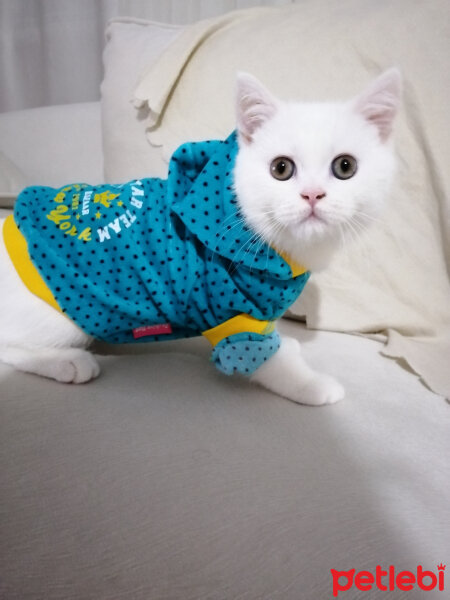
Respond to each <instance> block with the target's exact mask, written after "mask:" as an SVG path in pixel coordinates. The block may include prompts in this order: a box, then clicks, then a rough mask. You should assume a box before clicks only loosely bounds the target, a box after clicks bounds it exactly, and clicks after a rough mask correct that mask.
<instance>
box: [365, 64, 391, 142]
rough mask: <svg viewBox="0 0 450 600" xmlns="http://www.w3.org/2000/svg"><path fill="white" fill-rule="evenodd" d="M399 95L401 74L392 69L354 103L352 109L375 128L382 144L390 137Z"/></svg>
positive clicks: (376, 80) (372, 84) (382, 75)
mask: <svg viewBox="0 0 450 600" xmlns="http://www.w3.org/2000/svg"><path fill="white" fill-rule="evenodd" d="M401 93H402V76H401V73H400V71H399V70H398V69H396V68H392V69H388V70H387V71H385V72H384V73H382V74H381V75H380V76H379V77H377V79H375V80H374V81H373V82H372V83H371V84H370V85H369V86H368V87H367V88H366V89H365V90H364V92H363V93H362V94H360V95H359V96H358V97H357V98H356V100H355V101H354V109H355V110H356V111H357V112H359V113H360V114H361V115H362V116H363V117H364V118H365V119H367V120H368V121H369V122H370V123H373V124H374V125H376V126H377V128H378V132H379V134H380V138H381V140H382V141H383V142H385V141H386V140H387V139H388V138H389V136H390V135H391V132H392V125H393V122H394V117H395V115H396V114H397V110H398V107H399V104H400V98H401Z"/></svg>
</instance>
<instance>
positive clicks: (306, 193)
mask: <svg viewBox="0 0 450 600" xmlns="http://www.w3.org/2000/svg"><path fill="white" fill-rule="evenodd" d="M300 196H301V197H302V198H303V200H306V201H307V202H309V204H311V206H314V204H316V202H318V201H319V200H322V198H325V196H326V193H325V192H324V190H322V189H321V188H308V189H306V190H303V192H302V193H301V194H300Z"/></svg>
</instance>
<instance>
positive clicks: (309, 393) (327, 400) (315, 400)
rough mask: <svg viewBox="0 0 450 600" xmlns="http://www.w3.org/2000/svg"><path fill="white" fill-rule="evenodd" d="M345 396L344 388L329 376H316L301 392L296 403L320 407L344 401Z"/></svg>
mask: <svg viewBox="0 0 450 600" xmlns="http://www.w3.org/2000/svg"><path fill="white" fill-rule="evenodd" d="M344 396H345V390H344V387H343V386H342V385H341V384H340V383H339V381H337V380H336V379H334V377H331V376H329V375H321V374H320V375H314V377H313V378H312V379H311V380H310V381H308V382H307V383H305V384H304V385H303V386H302V387H301V389H300V390H299V393H298V397H297V398H296V399H294V398H292V399H293V400H295V402H299V403H301V404H309V405H311V406H320V405H322V404H334V403H335V402H338V401H339V400H342V399H343V398H344Z"/></svg>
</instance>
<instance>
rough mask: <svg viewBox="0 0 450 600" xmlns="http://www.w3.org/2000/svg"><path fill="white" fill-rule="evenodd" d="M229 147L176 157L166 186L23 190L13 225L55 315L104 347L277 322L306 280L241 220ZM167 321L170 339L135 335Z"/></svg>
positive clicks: (183, 150) (207, 146)
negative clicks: (243, 316) (237, 320)
mask: <svg viewBox="0 0 450 600" xmlns="http://www.w3.org/2000/svg"><path fill="white" fill-rule="evenodd" d="M237 150H238V146H237V141H236V134H235V133H233V134H232V135H231V136H230V137H229V138H228V139H226V140H224V141H206V142H198V143H188V144H184V145H183V146H181V147H180V148H178V150H177V151H176V152H175V153H174V155H173V157H172V159H171V161H170V164H169V172H168V177H167V179H165V180H162V179H157V178H147V179H141V180H136V181H131V182H129V183H126V184H121V185H111V184H109V185H99V186H89V185H87V184H73V185H69V186H66V187H64V188H60V189H53V188H49V187H30V188H26V189H25V190H24V191H23V192H22V193H21V194H20V196H19V198H18V200H17V202H16V205H15V221H16V223H17V225H18V227H19V229H20V231H21V232H22V233H23V234H24V236H25V238H26V239H27V243H28V250H29V254H30V257H31V260H32V261H33V263H34V264H35V265H36V267H37V268H38V270H39V272H40V273H41V275H42V277H43V279H44V281H45V282H46V284H47V286H48V287H49V288H50V290H51V291H52V293H53V295H54V297H55V299H56V301H57V302H58V304H59V306H60V307H61V309H62V311H63V312H64V313H66V314H67V316H69V317H70V318H71V319H72V320H73V321H75V323H76V324H77V325H78V326H79V327H81V328H82V329H83V330H84V331H86V332H87V333H88V334H89V335H91V336H93V337H95V338H98V339H101V340H104V341H107V342H110V343H114V342H116V343H124V342H135V341H139V342H141V341H142V342H143V341H153V340H158V339H170V338H179V337H190V336H194V335H198V334H200V333H201V332H202V331H205V330H207V329H210V328H212V327H215V326H216V325H218V324H219V323H222V322H224V321H226V320H228V319H230V318H232V317H234V316H236V315H237V314H240V313H247V314H250V315H252V316H253V317H255V318H257V319H262V320H274V319H276V318H278V317H279V316H281V315H282V314H283V313H284V311H285V310H286V309H287V308H288V307H289V306H290V305H291V304H292V303H293V302H294V301H295V300H296V298H297V297H298V295H299V294H300V292H301V291H302V289H303V287H304V285H305V283H306V281H307V279H308V277H309V273H304V274H303V275H300V276H298V277H295V278H293V277H292V272H291V269H290V267H289V265H288V264H287V263H286V262H285V261H284V260H283V258H281V256H279V255H278V254H277V253H276V252H275V250H273V249H272V248H270V247H269V246H263V247H260V245H259V244H255V242H254V237H253V235H254V234H253V232H252V231H251V230H249V229H248V228H247V227H246V225H245V223H243V222H242V221H241V215H240V213H239V207H238V203H237V199H236V196H235V194H234V192H233V176H232V172H233V165H234V160H235V157H236V153H237ZM165 323H169V324H170V325H171V328H172V333H168V334H165V335H153V336H148V337H142V338H139V340H135V339H134V337H133V333H132V332H133V329H136V328H139V327H145V326H148V325H157V324H165Z"/></svg>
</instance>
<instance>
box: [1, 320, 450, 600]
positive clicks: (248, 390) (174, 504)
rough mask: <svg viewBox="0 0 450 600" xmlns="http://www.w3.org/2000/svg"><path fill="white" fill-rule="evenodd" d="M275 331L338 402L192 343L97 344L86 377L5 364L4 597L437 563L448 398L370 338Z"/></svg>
mask: <svg viewBox="0 0 450 600" xmlns="http://www.w3.org/2000/svg"><path fill="white" fill-rule="evenodd" d="M281 329H282V331H283V332H285V333H288V332H289V333H290V334H291V335H294V336H296V337H297V338H298V339H299V340H300V341H302V342H303V347H304V352H305V355H307V357H308V359H309V360H310V361H311V363H312V364H313V365H314V366H316V367H317V368H322V369H327V371H328V372H330V373H332V374H334V375H336V376H339V377H340V379H341V381H342V382H343V383H344V385H345V386H346V389H347V398H346V399H345V400H344V401H342V402H341V403H338V404H336V405H333V406H327V407H321V408H312V407H306V406H301V405H296V404H294V403H292V402H289V401H287V400H284V399H282V398H279V397H277V396H275V395H273V394H271V393H270V392H267V391H265V390H262V389H261V388H259V387H256V386H251V385H250V384H249V383H248V382H247V381H245V380H244V379H239V378H229V377H226V376H223V375H221V374H220V373H218V372H216V371H215V369H214V368H213V366H212V365H210V364H208V357H209V352H210V349H209V346H208V344H207V343H206V341H205V340H203V339H200V338H194V339H191V340H184V341H181V342H175V343H174V342H166V343H159V344H151V345H144V346H141V345H139V346H134V347H131V348H130V347H127V348H125V347H106V346H99V347H97V350H98V351H100V352H102V353H103V354H102V356H101V357H100V362H101V365H102V368H103V371H102V374H101V376H100V377H99V379H97V380H96V381H93V382H92V383H89V384H86V385H80V386H71V385H64V384H58V383H55V382H51V381H47V380H45V379H42V378H39V377H35V376H33V375H26V374H23V373H16V372H14V371H13V370H12V369H10V368H8V367H6V366H3V365H0V396H1V402H0V410H1V435H0V448H1V450H0V455H1V457H2V458H1V467H0V468H1V480H2V486H1V503H0V510H1V519H0V523H1V530H0V539H1V540H2V542H1V547H2V550H1V556H0V572H1V574H2V576H1V579H0V597H1V598H2V600H3V599H4V600H28V599H30V600H31V599H33V600H34V599H35V600H38V599H39V600H41V599H44V598H45V600H56V599H58V600H59V599H64V600H72V599H73V600H81V599H83V600H88V599H89V600H90V599H92V600H112V599H116V598H117V599H119V598H120V599H122V600H141V599H142V600H144V599H145V600H162V599H165V600H169V599H180V600H199V599H206V598H208V599H211V600H212V599H214V600H229V599H238V598H239V599H248V600H253V599H255V600H256V599H260V598H261V599H267V600H269V599H270V600H273V599H280V600H281V599H282V600H290V599H292V600H299V599H303V598H304V599H307V600H308V599H325V598H332V597H333V596H332V577H331V574H330V569H337V570H343V571H344V570H345V571H346V570H349V569H351V568H355V569H356V570H357V571H358V570H362V569H367V570H369V571H372V572H374V570H375V567H376V565H377V564H380V565H383V566H385V567H387V566H389V565H394V566H395V568H396V569H398V570H401V569H408V570H414V569H415V568H416V567H417V565H419V564H421V565H424V568H425V567H427V568H429V569H431V570H436V565H437V564H438V563H440V562H441V561H444V564H445V561H446V559H447V557H448V556H449V552H450V543H449V539H450V518H449V511H448V492H449V481H450V477H449V475H450V472H449V467H448V456H449V450H450V442H449V436H448V431H449V427H448V418H449V417H448V404H447V403H446V402H445V401H444V400H443V399H441V398H439V397H438V396H436V395H434V394H432V393H431V392H429V391H428V390H427V389H426V388H425V387H424V386H423V385H422V384H421V383H420V382H419V381H418V379H417V377H416V376H415V375H414V374H412V373H410V372H408V371H407V370H405V369H403V368H401V367H400V366H399V365H398V364H396V362H395V361H391V360H387V359H386V358H383V357H382V356H380V354H379V350H380V349H381V348H382V346H381V344H379V343H378V342H375V341H372V340H368V339H365V338H361V337H356V336H349V335H344V334H338V333H329V332H311V331H308V330H306V329H305V328H304V326H302V325H301V324H299V323H295V322H288V321H283V322H282V323H281ZM380 593H381V592H379V591H378V590H372V591H371V592H367V591H366V592H363V591H358V590H356V589H355V588H353V590H352V592H349V593H348V595H345V594H344V593H342V597H344V598H345V597H347V598H350V597H351V598H372V597H373V598H378V597H380V596H379V595H377V594H380ZM423 593H424V592H422V591H421V590H413V591H411V592H408V594H407V596H404V595H403V594H404V592H400V591H397V592H392V593H391V594H390V595H389V597H391V598H404V597H408V598H414V599H416V598H417V599H423V598H424V596H423ZM350 594H351V595H350ZM435 594H437V595H436V596H435ZM426 597H427V598H428V597H430V598H433V597H442V595H441V594H439V593H438V592H429V593H427V596H426Z"/></svg>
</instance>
